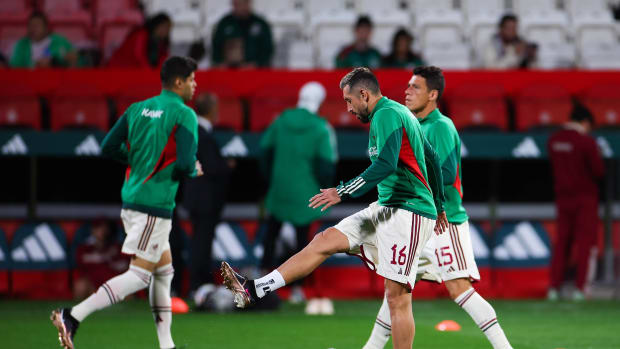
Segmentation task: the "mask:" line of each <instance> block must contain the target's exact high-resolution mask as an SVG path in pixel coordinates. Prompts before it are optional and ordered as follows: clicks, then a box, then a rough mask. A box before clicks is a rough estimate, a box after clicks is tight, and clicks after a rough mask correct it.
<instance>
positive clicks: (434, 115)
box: [418, 108, 441, 123]
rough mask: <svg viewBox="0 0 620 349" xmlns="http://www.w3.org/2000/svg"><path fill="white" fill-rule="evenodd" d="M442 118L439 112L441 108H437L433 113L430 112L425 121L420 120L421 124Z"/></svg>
mask: <svg viewBox="0 0 620 349" xmlns="http://www.w3.org/2000/svg"><path fill="white" fill-rule="evenodd" d="M439 117H441V113H440V112H439V108H435V110H433V111H432V112H430V113H429V114H428V115H426V117H425V118H424V119H418V120H419V121H420V123H424V122H431V121H434V120H437V119H439Z"/></svg>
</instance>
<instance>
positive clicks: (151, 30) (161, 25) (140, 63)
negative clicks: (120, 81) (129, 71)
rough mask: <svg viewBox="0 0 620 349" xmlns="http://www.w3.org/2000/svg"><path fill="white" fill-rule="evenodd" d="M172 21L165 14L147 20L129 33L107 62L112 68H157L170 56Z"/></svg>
mask: <svg viewBox="0 0 620 349" xmlns="http://www.w3.org/2000/svg"><path fill="white" fill-rule="evenodd" d="M171 29H172V21H171V20H170V17H168V15H167V14H165V13H160V14H157V15H155V16H154V17H152V18H150V19H147V21H146V23H144V26H143V27H142V28H138V29H136V30H134V31H133V32H131V33H130V34H129V35H128V36H127V38H125V41H123V43H122V44H121V46H120V47H119V48H118V49H117V50H116V52H114V54H113V55H112V57H110V60H109V61H108V67H113V68H157V67H161V65H162V64H163V63H164V61H165V60H166V58H168V55H169V54H170V30H171Z"/></svg>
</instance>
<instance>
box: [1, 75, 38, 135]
mask: <svg viewBox="0 0 620 349" xmlns="http://www.w3.org/2000/svg"><path fill="white" fill-rule="evenodd" d="M7 126H10V127H32V128H34V129H37V130H38V129H40V128H41V106H40V103H39V97H38V96H37V95H36V93H35V92H34V91H33V90H32V89H31V88H30V87H28V86H21V85H10V86H6V85H3V86H0V127H7Z"/></svg>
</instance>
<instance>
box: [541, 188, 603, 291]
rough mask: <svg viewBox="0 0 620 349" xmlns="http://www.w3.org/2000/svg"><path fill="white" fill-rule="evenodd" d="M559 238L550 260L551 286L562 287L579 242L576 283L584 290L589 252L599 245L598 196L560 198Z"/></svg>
mask: <svg viewBox="0 0 620 349" xmlns="http://www.w3.org/2000/svg"><path fill="white" fill-rule="evenodd" d="M556 209H557V214H558V217H557V219H558V221H557V222H558V226H557V241H556V243H555V245H554V246H553V256H552V258H553V259H552V261H551V287H553V288H559V287H560V286H562V283H563V282H564V275H565V274H566V270H567V269H568V267H569V262H570V257H571V252H572V250H573V246H574V245H576V248H577V250H576V252H577V256H576V257H577V276H576V279H575V284H576V286H577V288H579V289H580V290H583V288H584V286H585V283H586V278H587V274H588V269H589V265H590V253H591V249H592V247H593V246H595V245H596V238H597V228H598V223H599V219H598V200H597V198H595V197H594V198H578V199H570V200H557V201H556Z"/></svg>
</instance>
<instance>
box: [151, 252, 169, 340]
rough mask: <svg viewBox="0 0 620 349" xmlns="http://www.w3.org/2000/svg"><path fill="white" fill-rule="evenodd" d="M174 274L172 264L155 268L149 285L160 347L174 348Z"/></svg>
mask: <svg viewBox="0 0 620 349" xmlns="http://www.w3.org/2000/svg"><path fill="white" fill-rule="evenodd" d="M173 276H174V268H172V264H166V265H164V266H162V267H159V268H157V269H155V271H154V272H153V279H152V280H151V285H150V287H149V303H150V304H151V310H152V311H153V319H154V320H155V327H156V328H157V338H158V339H159V347H160V348H174V342H173V341H172V335H171V334H170V325H172V308H171V306H172V300H171V299H170V285H171V284H172V277H173Z"/></svg>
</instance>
